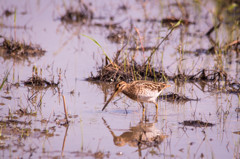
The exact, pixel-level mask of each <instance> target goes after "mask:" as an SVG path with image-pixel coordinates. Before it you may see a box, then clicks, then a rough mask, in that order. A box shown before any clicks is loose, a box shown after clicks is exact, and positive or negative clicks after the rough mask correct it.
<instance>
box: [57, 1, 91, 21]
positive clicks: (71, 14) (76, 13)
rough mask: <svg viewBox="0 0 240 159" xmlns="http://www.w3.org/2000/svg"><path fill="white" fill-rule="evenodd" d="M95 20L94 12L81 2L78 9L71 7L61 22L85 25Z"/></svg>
mask: <svg viewBox="0 0 240 159" xmlns="http://www.w3.org/2000/svg"><path fill="white" fill-rule="evenodd" d="M92 19H93V11H92V10H91V9H90V8H89V7H88V6H87V5H86V4H84V3H83V2H80V6H79V7H78V9H74V8H72V7H70V8H69V9H67V10H66V13H65V14H64V15H63V16H61V18H60V20H61V21H62V22H65V23H82V24H85V23H87V22H88V21H91V20H92Z"/></svg>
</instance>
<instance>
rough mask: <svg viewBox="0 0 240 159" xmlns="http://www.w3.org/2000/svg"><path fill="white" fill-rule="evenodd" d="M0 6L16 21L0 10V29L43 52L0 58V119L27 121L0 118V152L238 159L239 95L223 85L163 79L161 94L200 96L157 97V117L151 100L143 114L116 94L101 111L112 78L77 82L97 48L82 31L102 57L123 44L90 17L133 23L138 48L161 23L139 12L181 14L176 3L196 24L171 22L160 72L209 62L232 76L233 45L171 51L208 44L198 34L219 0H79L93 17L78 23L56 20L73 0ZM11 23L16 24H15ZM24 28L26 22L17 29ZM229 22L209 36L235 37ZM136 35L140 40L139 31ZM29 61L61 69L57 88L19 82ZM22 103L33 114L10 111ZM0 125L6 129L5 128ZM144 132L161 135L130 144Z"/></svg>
mask: <svg viewBox="0 0 240 159" xmlns="http://www.w3.org/2000/svg"><path fill="white" fill-rule="evenodd" d="M90 3H91V4H90ZM179 3H182V2H181V1H180V2H179ZM0 4H1V6H2V10H6V9H8V10H10V11H14V10H15V9H16V24H14V15H11V16H9V17H6V16H1V23H2V24H4V25H2V26H1V27H0V28H1V35H2V36H5V37H8V38H12V39H15V40H19V41H25V43H27V44H29V43H31V44H38V45H40V46H41V47H42V48H43V49H45V50H46V53H45V55H44V56H42V57H33V58H29V59H24V60H17V59H13V58H10V59H5V58H4V57H2V56H1V57H0V63H1V64H0V65H1V67H0V79H3V78H4V75H5V73H6V72H7V71H10V74H9V76H8V82H7V83H6V84H5V85H4V87H3V89H2V90H1V91H0V103H2V104H1V106H0V110H1V121H7V120H8V119H12V120H17V121H24V122H30V121H31V124H28V125H26V124H21V123H18V124H13V123H11V124H9V125H7V126H5V125H2V126H1V136H2V137H4V138H1V140H0V141H1V143H0V147H1V150H2V151H1V152H0V156H1V158H18V157H19V158H21V157H23V158H31V157H32V158H54V157H61V156H62V157H63V158H79V157H82V158H159V157H164V158H239V150H240V138H239V137H240V136H239V134H236V133H234V132H239V131H240V125H239V113H237V112H236V111H235V109H236V108H239V95H238V94H230V93H224V91H221V90H218V89H212V87H211V85H201V84H200V83H185V84H182V85H181V86H177V85H176V84H175V83H174V82H173V81H169V82H170V84H171V85H172V87H171V88H168V89H166V90H164V92H163V94H165V93H168V92H174V93H177V94H180V95H185V96H187V97H189V98H192V99H199V100H198V101H190V102H186V103H177V102H167V101H165V100H160V101H158V103H159V109H158V115H157V119H156V116H155V115H156V110H155V106H154V105H153V104H146V106H147V110H146V117H142V109H141V106H140V105H139V104H138V103H137V102H134V101H132V100H130V99H129V98H127V97H125V96H124V95H120V96H117V97H116V98H115V99H114V100H113V101H112V102H110V104H109V106H108V107H107V109H106V111H103V112H102V111H101V109H102V107H103V105H104V103H105V102H106V99H108V98H109V97H110V95H111V93H112V91H113V87H112V85H110V84H95V83H91V82H87V81H85V78H87V77H89V76H91V72H92V73H93V75H96V74H97V70H98V68H99V67H100V66H102V65H103V64H102V63H103V61H104V55H103V54H102V50H101V49H100V48H99V47H98V46H97V45H96V44H95V43H93V42H92V41H91V40H90V39H88V38H86V37H84V36H82V35H83V34H84V35H88V36H90V37H92V38H94V39H96V41H97V42H98V43H99V44H100V45H101V46H102V47H103V49H104V50H105V52H106V53H107V54H108V55H109V56H110V57H114V55H115V53H116V51H117V50H118V49H120V48H121V47H122V44H116V43H112V42H111V41H109V40H108V39H107V38H106V37H107V35H108V34H109V30H108V29H107V28H105V27H98V26H95V25H93V24H94V23H102V24H105V23H118V22H119V23H120V25H121V26H122V27H123V28H124V29H126V30H129V29H130V25H131V23H132V24H133V26H135V27H136V28H138V29H139V31H140V33H141V36H143V37H144V46H155V45H156V44H157V43H158V42H159V41H160V39H161V38H162V37H164V36H165V35H166V34H167V32H168V30H169V28H168V27H167V26H164V25H163V24H162V23H160V22H155V23H153V22H144V19H145V18H149V19H154V18H156V19H157V20H161V19H162V18H166V17H172V16H174V17H177V18H180V17H181V15H182V14H183V12H184V10H185V11H186V12H187V13H188V14H189V17H188V20H189V21H190V22H195V23H196V24H191V25H189V26H188V27H187V26H181V27H180V28H177V29H175V30H174V31H173V33H172V34H171V35H170V37H169V38H168V40H166V41H165V42H164V43H163V44H162V45H161V46H160V49H159V50H158V51H157V54H156V55H155V56H154V58H153V65H154V66H155V67H156V68H158V69H160V68H161V69H164V70H165V71H166V72H167V73H168V74H174V73H177V70H178V69H179V70H180V71H183V72H184V71H185V72H186V73H196V72H198V71H199V70H200V69H203V68H205V69H210V70H213V69H215V68H218V67H222V68H223V70H225V71H226V72H227V73H228V75H229V77H230V78H232V79H234V80H235V81H237V82H239V78H240V77H239V71H240V70H239V56H237V53H236V52H234V51H232V52H229V53H228V54H226V55H225V54H220V55H217V54H213V55H211V54H210V55H206V54H204V53H202V54H200V55H194V54H188V53H181V51H179V49H178V48H179V46H181V49H182V50H187V51H188V50H189V51H195V50H196V49H206V50H207V49H209V48H210V47H211V46H212V45H211V42H210V40H209V38H207V37H206V36H204V34H205V33H206V32H207V31H208V30H209V29H210V28H211V27H212V26H213V25H214V24H215V21H216V17H215V15H214V13H216V14H217V11H218V6H217V4H215V2H214V1H203V2H202V3H201V4H200V3H197V2H187V3H185V5H182V6H183V7H184V8H183V11H181V10H180V9H179V7H178V6H177V4H176V2H175V1H169V2H159V1H146V2H140V1H117V2H116V1H106V2H105V1H96V2H95V1H91V2H90V1H88V2H86V4H87V5H89V6H90V8H91V9H92V11H93V13H94V17H95V19H93V20H92V21H91V22H89V23H87V24H79V23H75V24H65V23H62V22H61V21H60V17H61V16H62V15H63V14H64V13H65V11H66V8H68V7H70V6H73V7H77V6H79V4H78V2H75V1H71V2H68V1H67V2H65V1H29V0H26V1H21V2H20V1H19V2H16V1H1V2H0ZM123 5H126V6H127V9H126V10H123V9H121V8H120V6H123ZM111 16H112V17H114V21H113V22H111V21H110V17H111ZM222 16H223V17H224V18H225V17H227V16H231V15H225V14H223V15H222ZM137 19H140V20H141V21H140V22H138V21H137ZM227 19H230V18H229V17H227ZM14 25H16V26H18V27H17V28H14ZM24 26H25V27H26V28H22V27H24ZM236 27H238V26H237V25H234V24H232V23H231V22H224V23H223V24H222V25H221V26H220V28H219V29H218V30H217V34H214V33H213V35H212V38H213V39H214V40H215V41H218V42H219V45H220V46H223V45H224V44H225V43H229V42H231V41H233V40H235V39H236V37H239V29H236ZM187 33H191V34H196V36H190V35H189V34H187ZM131 34H136V32H133V31H132V32H131ZM134 36H136V35H134ZM136 37H138V36H136ZM137 42H138V44H139V46H140V41H139V39H137ZM129 47H131V43H130V44H129ZM181 49H180V50H181ZM127 53H128V50H127V49H126V50H124V54H125V56H128V55H127ZM129 54H132V53H129ZM149 54H150V52H147V51H146V52H145V53H142V52H140V51H139V52H136V59H137V61H138V62H139V63H141V62H143V61H144V60H146V58H147V57H148V55H149ZM123 57H124V55H123ZM34 65H35V66H36V67H37V68H39V69H40V68H42V70H43V71H42V76H43V77H45V78H47V79H48V80H51V79H52V78H53V77H54V81H57V80H58V74H59V71H60V69H61V72H62V73H61V83H60V88H59V90H58V89H56V88H48V89H35V88H31V87H27V86H24V85H23V84H22V81H25V80H27V79H28V78H29V77H31V76H32V67H33V66H34ZM16 82H20V86H19V87H16V86H14V85H12V84H14V83H16ZM71 91H74V93H71ZM61 95H64V96H65V98H66V104H67V109H68V113H69V116H70V121H71V122H70V124H69V126H62V125H58V124H57V123H56V121H57V120H61V119H64V108H63V102H62V96H61ZM6 97H9V98H6ZM30 97H31V100H29V98H30ZM25 108H27V110H28V111H29V112H36V115H34V116H31V115H23V116H20V115H19V114H15V112H16V111H17V110H19V109H25ZM143 118H147V121H146V120H143ZM184 120H202V121H205V122H210V123H213V124H216V125H215V126H213V127H201V128H199V127H198V128H196V127H189V126H183V125H182V124H180V123H181V122H183V121H184ZM9 127H10V128H11V129H10V131H12V132H13V133H9V132H8V131H9V130H8V129H7V128H9ZM17 129H18V131H16V130H17ZM26 129H27V130H30V131H27V130H26ZM14 131H16V132H14ZM27 132H28V133H27ZM46 132H47V133H46ZM48 133H50V134H52V135H47V134H48ZM146 134H148V135H150V137H148V138H151V136H154V135H158V136H160V137H162V140H161V142H158V144H155V145H151V143H149V142H146V143H145V144H143V143H142V144H139V142H137V141H138V140H140V137H141V139H143V138H144V137H143V135H146Z"/></svg>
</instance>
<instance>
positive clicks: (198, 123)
mask: <svg viewBox="0 0 240 159" xmlns="http://www.w3.org/2000/svg"><path fill="white" fill-rule="evenodd" d="M179 124H183V125H184V126H194V127H212V126H214V125H215V124H212V123H208V122H203V121H200V120H185V121H183V122H181V123H179Z"/></svg>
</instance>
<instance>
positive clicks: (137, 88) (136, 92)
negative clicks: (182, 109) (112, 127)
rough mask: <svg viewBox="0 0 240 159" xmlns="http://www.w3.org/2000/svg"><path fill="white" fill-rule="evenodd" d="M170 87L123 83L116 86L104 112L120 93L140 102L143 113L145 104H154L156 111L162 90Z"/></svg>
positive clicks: (157, 84)
mask: <svg viewBox="0 0 240 159" xmlns="http://www.w3.org/2000/svg"><path fill="white" fill-rule="evenodd" d="M167 87H170V85H167V84H165V83H161V82H152V81H141V80H139V81H133V82H131V83H126V82H124V81H121V82H119V83H117V84H116V86H115V92H114V93H113V94H112V96H111V97H110V98H109V99H108V101H107V102H106V104H105V105H104V107H103V108H102V111H103V110H104V109H105V108H106V107H107V105H108V104H109V102H110V101H111V100H112V99H113V98H114V97H115V96H116V95H117V94H118V93H120V92H122V93H123V94H125V95H126V96H128V97H129V98H131V99H133V100H135V101H138V102H140V103H141V105H142V107H143V111H145V108H144V105H143V103H144V102H149V103H154V104H155V106H156V110H157V109H158V103H157V97H158V96H159V95H160V94H161V92H162V90H163V89H165V88H167Z"/></svg>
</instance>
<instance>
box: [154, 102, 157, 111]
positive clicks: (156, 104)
mask: <svg viewBox="0 0 240 159" xmlns="http://www.w3.org/2000/svg"><path fill="white" fill-rule="evenodd" d="M154 104H155V106H156V110H158V103H157V102H154Z"/></svg>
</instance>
